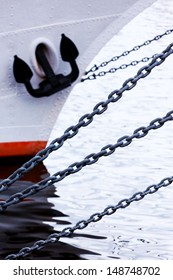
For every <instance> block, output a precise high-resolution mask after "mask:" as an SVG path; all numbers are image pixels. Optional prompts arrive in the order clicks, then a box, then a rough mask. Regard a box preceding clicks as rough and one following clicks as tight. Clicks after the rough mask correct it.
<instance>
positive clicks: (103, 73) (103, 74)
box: [81, 54, 157, 82]
mask: <svg viewBox="0 0 173 280" xmlns="http://www.w3.org/2000/svg"><path fill="white" fill-rule="evenodd" d="M156 56H157V54H154V55H152V56H150V57H143V58H142V59H141V60H133V61H131V62H130V63H128V64H122V65H120V66H119V67H114V68H111V69H109V70H107V71H101V72H99V73H97V74H96V73H93V74H92V75H89V76H87V77H86V78H85V77H84V78H82V79H81V82H84V81H86V80H95V79H96V78H97V77H103V76H106V75H107V74H114V73H115V72H117V71H118V70H124V69H126V68H128V67H129V66H136V65H138V64H139V63H141V62H148V61H149V60H151V59H153V58H154V57H156Z"/></svg>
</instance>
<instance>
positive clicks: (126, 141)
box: [0, 110, 173, 212]
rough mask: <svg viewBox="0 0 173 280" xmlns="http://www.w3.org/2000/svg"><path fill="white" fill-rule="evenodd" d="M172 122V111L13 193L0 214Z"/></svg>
mask: <svg viewBox="0 0 173 280" xmlns="http://www.w3.org/2000/svg"><path fill="white" fill-rule="evenodd" d="M172 120H173V110H172V111H170V112H168V113H167V114H166V116H165V117H163V118H156V119H154V120H152V121H151V122H150V124H149V125H148V126H141V127H139V128H137V129H136V130H135V131H134V132H133V133H132V134H131V135H125V136H123V137H121V138H119V139H118V140H117V142H116V143H115V144H113V145H112V144H109V145H106V146H104V147H103V148H102V149H101V150H100V151H99V152H98V153H92V154H89V155H88V156H86V157H85V158H84V159H83V160H82V161H78V162H74V163H72V164H71V165H70V166H69V167H68V168H66V169H64V170H61V171H58V172H56V173H55V174H54V175H52V176H50V177H48V178H46V179H44V180H42V181H40V182H39V183H36V184H33V185H32V186H30V187H28V188H26V189H25V190H24V191H22V192H20V193H15V194H14V195H12V196H11V197H10V198H9V199H7V200H6V201H3V202H0V212H3V211H5V210H6V209H7V207H9V206H11V205H14V204H17V203H19V202H21V201H22V200H24V199H25V198H27V197H29V196H31V195H34V194H35V193H37V192H39V191H41V190H43V189H44V188H46V187H49V186H51V185H53V184H54V183H57V182H59V181H62V180H63V179H64V178H65V177H67V176H69V175H71V174H74V173H77V172H79V171H80V170H81V169H82V168H83V167H85V166H88V165H92V164H94V163H95V162H97V161H98V160H99V159H100V158H101V157H103V156H110V155H111V154H112V153H114V152H115V151H116V149H117V148H124V147H126V146H128V145H130V144H131V143H132V141H133V140H134V139H140V138H143V137H145V136H146V135H147V134H148V132H149V131H151V130H156V129H159V128H160V127H162V126H163V125H164V124H165V123H166V122H168V121H172Z"/></svg>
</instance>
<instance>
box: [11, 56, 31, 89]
mask: <svg viewBox="0 0 173 280" xmlns="http://www.w3.org/2000/svg"><path fill="white" fill-rule="evenodd" d="M13 73H14V77H15V79H16V82H18V83H22V84H23V83H26V82H27V81H30V79H31V78H32V76H33V73H32V70H31V68H30V67H29V66H28V64H27V63H26V62H25V61H23V60H22V59H21V58H19V57H18V56H17V55H15V56H14V64H13Z"/></svg>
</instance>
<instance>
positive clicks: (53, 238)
mask: <svg viewBox="0 0 173 280" xmlns="http://www.w3.org/2000/svg"><path fill="white" fill-rule="evenodd" d="M172 182H173V176H171V177H167V178H164V179H163V180H161V181H160V183H158V184H154V185H151V186H149V187H147V188H146V190H144V191H143V192H142V191H140V192H136V193H135V194H133V195H132V196H131V197H130V198H125V199H122V200H121V201H119V202H118V203H117V204H116V205H113V206H108V207H106V208H105V209H104V210H103V211H102V212H98V213H94V214H93V215H91V216H90V217H89V219H87V220H81V221H79V222H78V223H76V224H75V225H74V226H72V227H67V228H64V229H63V230H62V231H61V232H59V233H53V234H51V235H49V236H48V238H47V239H46V240H39V241H37V242H35V243H34V244H33V246H31V247H25V248H23V249H21V250H20V251H19V252H18V253H17V254H10V255H8V256H7V257H6V260H14V259H18V258H24V257H25V256H27V255H30V254H31V253H32V252H34V251H38V250H40V249H42V248H44V247H45V246H46V245H48V244H51V243H55V242H58V241H59V240H60V238H62V237H68V236H71V235H72V234H73V233H74V232H75V231H76V230H82V229H84V228H86V227H87V226H88V225H89V224H91V223H96V222H99V221H100V220H101V219H102V218H103V217H104V216H110V215H112V214H114V213H115V212H116V211H117V210H118V209H123V208H126V207H128V206H129V205H130V204H131V203H132V202H135V201H139V200H142V199H143V198H144V197H145V196H146V195H149V194H154V193H155V192H157V191H158V190H159V189H160V188H163V187H167V186H169V185H170V184H172Z"/></svg>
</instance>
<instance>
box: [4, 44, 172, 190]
mask: <svg viewBox="0 0 173 280" xmlns="http://www.w3.org/2000/svg"><path fill="white" fill-rule="evenodd" d="M172 53H173V43H172V44H170V45H169V46H168V47H167V48H166V49H165V50H164V51H163V52H162V53H161V54H158V55H157V56H156V57H154V58H153V60H152V61H151V62H150V63H149V64H148V65H146V66H143V67H142V68H140V69H139V70H138V72H137V74H136V75H135V76H134V77H133V78H129V79H127V80H126V81H125V82H124V83H123V85H122V87H121V88H120V89H119V90H114V91H112V92H111V93H110V94H109V95H108V99H107V100H105V101H102V102H99V103H98V104H96V105H95V107H94V108H93V111H92V112H91V113H88V114H85V115H83V116H82V117H81V118H80V119H79V121H78V123H77V124H76V125H73V126H70V127H69V128H67V129H66V130H65V132H64V134H63V135H62V136H61V137H59V138H56V139H54V140H53V141H52V142H51V143H50V145H49V146H48V147H47V148H45V149H43V150H41V151H40V152H38V153H37V154H36V156H35V157H33V158H32V159H31V160H29V161H27V162H26V163H25V164H23V165H22V166H21V167H20V168H18V169H17V170H16V171H15V172H14V173H13V174H11V175H10V176H9V177H8V178H7V179H5V180H3V181H1V182H0V192H2V191H4V190H6V189H8V188H9V187H10V186H11V185H12V184H13V183H14V182H15V181H17V180H18V179H20V178H21V177H22V176H23V175H24V174H25V173H27V172H28V171H30V170H31V169H33V168H34V167H35V166H36V165H38V164H39V163H40V162H42V161H43V160H44V159H46V158H47V157H48V156H49V154H50V153H51V152H53V151H55V150H58V149H59V148H61V146H63V144H64V142H65V141H66V140H67V139H70V138H72V137H74V136H75V135H76V134H77V133H78V132H79V129H80V128H81V127H85V126H88V125H89V124H90V123H91V122H92V121H93V119H94V116H96V115H101V114H103V113H104V112H105V111H106V110H107V109H108V105H109V104H110V103H115V102H117V101H118V100H119V99H121V98H122V96H123V93H124V92H125V91H129V90H131V89H132V88H133V87H135V86H136V85H137V83H138V81H139V80H140V79H143V78H145V77H147V76H148V75H149V74H150V73H151V71H152V70H153V69H154V68H155V67H156V66H159V65H160V64H162V63H163V62H164V61H165V59H166V58H167V57H168V56H169V55H171V54H172Z"/></svg>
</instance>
